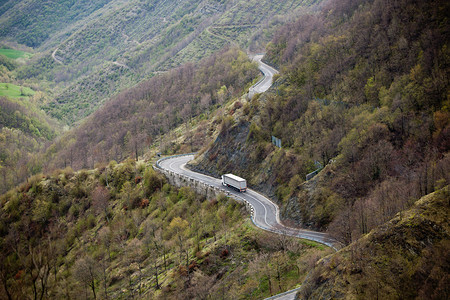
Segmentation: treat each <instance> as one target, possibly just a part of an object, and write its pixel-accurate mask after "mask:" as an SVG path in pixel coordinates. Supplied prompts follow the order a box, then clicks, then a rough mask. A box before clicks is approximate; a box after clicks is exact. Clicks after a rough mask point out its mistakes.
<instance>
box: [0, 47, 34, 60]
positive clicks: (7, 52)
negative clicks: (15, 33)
mask: <svg viewBox="0 0 450 300" xmlns="http://www.w3.org/2000/svg"><path fill="white" fill-rule="evenodd" d="M0 54H1V55H4V56H6V57H8V58H11V59H18V58H30V57H31V56H32V54H31V53H28V52H24V51H20V50H15V49H0Z"/></svg>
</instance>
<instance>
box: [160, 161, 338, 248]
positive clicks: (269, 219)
mask: <svg viewBox="0 0 450 300" xmlns="http://www.w3.org/2000/svg"><path fill="white" fill-rule="evenodd" d="M192 159H194V155H184V156H175V157H169V158H165V159H163V160H160V161H159V166H160V167H161V168H163V169H166V170H169V171H172V172H174V173H177V174H180V175H185V176H187V177H190V178H193V179H194V180H197V181H200V182H203V183H205V184H208V185H212V186H215V187H218V188H221V189H223V190H224V192H225V193H226V194H227V195H228V196H229V197H232V198H234V199H236V200H237V201H247V202H248V203H249V204H250V205H251V206H252V207H253V215H252V221H253V223H254V224H255V225H256V226H257V227H259V228H261V229H264V230H267V231H271V232H275V233H279V234H286V235H288V236H295V237H298V238H302V239H307V240H311V241H316V242H319V243H321V244H324V245H327V246H329V247H331V248H333V249H335V250H337V248H338V243H337V242H336V241H335V240H334V239H332V238H331V237H329V236H328V234H326V233H323V232H316V231H312V230H305V229H298V228H292V227H287V226H284V225H283V224H282V223H281V222H280V218H279V208H278V206H277V205H276V204H275V203H273V202H272V201H270V200H269V199H268V198H267V197H265V196H263V195H261V194H259V193H257V192H256V191H254V190H251V189H247V191H246V192H244V193H240V192H238V191H236V190H234V189H232V188H229V187H225V186H223V185H222V181H221V179H218V178H213V177H211V176H207V175H204V174H200V173H197V172H193V171H191V170H189V169H187V168H186V167H185V165H186V163H187V162H189V161H190V160H192Z"/></svg>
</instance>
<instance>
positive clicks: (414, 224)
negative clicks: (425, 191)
mask: <svg viewBox="0 0 450 300" xmlns="http://www.w3.org/2000/svg"><path fill="white" fill-rule="evenodd" d="M449 197H450V194H449V188H448V186H447V187H446V188H443V189H440V190H438V191H436V192H435V193H433V194H430V195H428V196H426V197H424V198H422V199H420V200H419V201H417V202H416V203H415V205H414V206H413V207H412V208H411V209H410V210H408V211H405V212H401V213H400V214H398V215H397V216H396V217H395V218H394V219H392V220H390V221H389V222H388V223H386V224H384V225H383V226H381V227H380V228H377V229H375V230H373V231H372V232H370V233H369V234H367V235H365V236H363V237H362V238H361V239H359V240H358V241H356V242H355V243H353V244H351V245H350V246H348V247H346V248H344V249H342V250H341V251H339V252H338V253H336V254H333V255H331V256H329V257H327V259H324V260H321V261H319V263H318V264H317V266H316V267H315V268H314V270H313V271H312V272H311V275H310V276H309V277H308V278H307V279H306V282H304V283H303V285H302V289H301V291H300V292H299V296H300V299H318V298H335V299H336V298H345V299H376V298H378V299H446V298H448V296H449V289H448V287H449V285H450V281H449V277H448V270H449V267H450V265H449V259H450V257H449V253H450V244H449V241H450V236H449V229H450V226H449V225H450V224H449V219H448V216H449V214H450V210H449V205H448V204H449V203H448V199H449Z"/></svg>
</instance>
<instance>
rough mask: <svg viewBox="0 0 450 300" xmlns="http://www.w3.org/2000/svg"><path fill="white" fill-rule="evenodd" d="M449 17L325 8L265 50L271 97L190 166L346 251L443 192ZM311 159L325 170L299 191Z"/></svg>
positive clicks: (377, 8)
mask: <svg viewBox="0 0 450 300" xmlns="http://www.w3.org/2000/svg"><path fill="white" fill-rule="evenodd" d="M448 9H449V4H448V2H447V1H427V2H420V3H417V2H416V1H409V0H404V1H397V2H395V3H391V2H390V1H381V0H376V1H329V2H328V3H327V4H324V7H323V9H322V11H321V13H320V14H314V15H304V16H301V17H300V18H299V19H298V20H297V21H296V22H294V23H292V24H289V25H287V26H285V27H283V28H282V29H280V31H279V32H278V33H277V34H276V35H275V36H276V37H275V39H274V40H273V41H272V42H271V43H270V44H269V45H268V54H267V60H268V61H269V62H272V63H274V64H276V65H278V66H279V68H280V69H281V71H282V74H283V75H282V76H281V78H279V79H278V80H277V82H276V83H275V88H273V90H272V93H269V94H267V93H266V94H264V95H261V96H260V97H259V96H256V97H255V98H254V99H253V100H252V101H251V102H250V103H249V104H247V105H245V106H244V108H243V110H244V112H245V113H246V117H245V118H243V119H240V120H236V122H235V126H232V127H231V128H230V130H229V131H226V132H223V133H222V134H221V135H220V136H219V137H218V138H217V140H216V141H215V143H214V144H213V145H212V146H211V147H209V148H207V149H205V153H204V154H202V155H201V156H200V157H199V158H198V159H197V162H195V163H193V164H192V168H194V169H196V170H200V171H203V172H207V173H211V174H214V175H216V176H217V175H219V174H223V173H227V172H233V173H237V174H238V175H241V176H242V177H244V178H247V179H249V183H250V185H251V186H253V187H255V188H257V189H259V190H261V191H263V192H265V193H266V194H268V195H269V196H271V197H272V198H273V199H276V200H277V201H278V203H279V204H280V205H281V206H282V215H283V217H284V218H285V219H286V220H290V221H292V220H294V221H295V222H297V223H298V224H301V225H303V226H309V227H311V228H317V229H322V230H326V229H327V228H329V231H330V232H332V233H333V234H334V235H335V236H336V237H337V238H339V239H340V240H341V241H342V242H344V243H350V242H351V241H353V240H355V239H357V238H358V237H359V236H360V235H361V234H364V233H367V232H368V231H369V230H370V229H372V228H374V227H375V226H377V225H379V224H382V223H384V222H385V221H387V220H389V219H390V218H392V217H393V216H394V215H395V214H396V213H397V212H399V211H401V210H403V209H405V208H407V207H409V206H410V205H411V204H412V203H413V202H414V201H415V200H417V199H419V198H420V197H421V196H423V195H426V194H428V193H430V192H432V191H433V190H434V189H435V187H436V186H437V185H440V186H442V185H443V184H444V185H445V184H448V183H449V180H450V178H449V174H450V161H449V159H450V157H449V154H448V151H449V146H450V144H449V141H450V136H449V134H450V123H449V120H450V112H449V104H450V103H449V99H448V94H449V82H448V79H449V70H450V69H449V63H450V61H449V48H448V40H449V32H448V28H449V26H448V25H449V24H448V19H447V17H446V14H445V12H446V11H448ZM418 11H420V13H417V12H418ZM272 135H273V136H276V137H277V138H280V139H281V141H282V149H278V148H276V147H275V146H274V145H272V144H271V136H272ZM236 150H237V151H236ZM315 161H317V162H320V163H321V164H322V165H323V166H325V168H324V169H323V170H322V172H320V173H319V175H318V176H317V177H316V178H314V179H313V180H311V181H308V182H305V175H306V174H308V173H309V172H312V171H314V170H315V169H317V167H316V166H315V164H314V162H315ZM287 166H289V167H287Z"/></svg>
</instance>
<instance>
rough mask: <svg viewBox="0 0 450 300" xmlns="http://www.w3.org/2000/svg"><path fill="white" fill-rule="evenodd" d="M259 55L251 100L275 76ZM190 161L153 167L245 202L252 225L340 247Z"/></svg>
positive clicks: (284, 296)
mask: <svg viewBox="0 0 450 300" xmlns="http://www.w3.org/2000/svg"><path fill="white" fill-rule="evenodd" d="M262 58H263V55H255V56H253V60H254V61H257V62H258V65H259V69H260V70H261V72H262V73H263V75H264V78H263V79H261V80H260V81H259V82H258V83H256V84H255V85H254V86H252V87H251V88H250V89H249V92H248V97H249V98H250V99H251V98H252V97H253V96H254V95H255V94H258V93H264V92H265V91H267V90H268V89H269V88H270V87H271V86H272V82H273V76H274V75H275V74H277V73H278V71H277V70H275V69H274V68H272V67H271V66H269V65H267V64H265V63H263V62H262V61H261V60H262ZM193 159H194V155H193V154H187V155H179V156H172V157H167V158H163V159H160V160H159V161H158V162H157V163H156V167H158V168H161V169H164V170H166V171H170V172H174V173H177V174H179V175H183V176H186V177H188V178H191V179H193V180H195V181H199V182H202V183H204V184H207V185H210V186H213V187H216V188H220V189H222V190H223V192H224V193H225V194H226V195H227V196H229V197H231V198H234V199H235V200H237V201H239V202H245V203H246V204H248V205H249V206H250V207H251V218H252V221H253V224H255V226H257V227H259V228H261V229H264V230H267V231H270V232H274V233H278V234H284V235H288V236H293V237H298V238H302V239H306V240H311V241H315V242H318V243H321V244H324V245H326V246H328V247H331V248H333V249H334V250H335V251H337V250H338V249H339V248H340V244H339V242H337V241H336V240H334V239H333V238H331V237H330V236H329V235H328V234H326V233H323V232H317V231H312V230H305V229H299V228H292V227H288V226H285V225H283V224H282V223H281V221H280V211H279V208H278V205H276V204H275V203H273V202H272V201H270V200H269V199H268V198H267V197H265V196H263V195H261V194H259V193H258V192H256V191H254V190H251V189H247V191H246V192H245V193H240V192H238V191H236V190H234V189H231V188H229V187H225V186H223V185H222V180H221V179H218V178H214V177H211V176H207V175H204V174H200V173H197V172H194V171H191V170H189V169H187V168H186V167H185V166H186V164H187V163H188V162H189V161H191V160H193ZM298 290H299V288H296V289H293V290H290V291H287V292H284V293H281V294H278V295H275V296H273V297H270V298H267V299H266V300H269V299H270V300H275V299H276V300H293V299H295V297H296V294H297V291H298Z"/></svg>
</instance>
